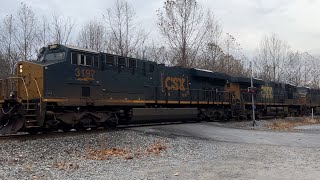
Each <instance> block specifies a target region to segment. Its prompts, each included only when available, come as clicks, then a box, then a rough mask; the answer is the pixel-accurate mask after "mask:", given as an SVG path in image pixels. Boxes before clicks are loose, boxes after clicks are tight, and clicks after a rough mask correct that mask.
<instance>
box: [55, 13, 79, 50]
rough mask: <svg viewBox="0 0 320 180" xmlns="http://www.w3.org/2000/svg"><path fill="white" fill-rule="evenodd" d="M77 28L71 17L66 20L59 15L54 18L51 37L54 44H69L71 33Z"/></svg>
mask: <svg viewBox="0 0 320 180" xmlns="http://www.w3.org/2000/svg"><path fill="white" fill-rule="evenodd" d="M74 27H75V21H74V20H72V19H71V18H70V17H68V18H65V17H63V16H61V15H59V14H57V13H56V14H54V15H53V16H52V27H51V35H52V39H53V41H54V43H58V44H69V43H70V41H71V33H72V31H73V29H74Z"/></svg>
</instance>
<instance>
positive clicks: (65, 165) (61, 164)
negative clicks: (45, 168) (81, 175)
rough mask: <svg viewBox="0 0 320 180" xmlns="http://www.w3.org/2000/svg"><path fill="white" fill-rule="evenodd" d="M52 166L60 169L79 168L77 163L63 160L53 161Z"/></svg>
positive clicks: (71, 169) (72, 169) (70, 169)
mask: <svg viewBox="0 0 320 180" xmlns="http://www.w3.org/2000/svg"><path fill="white" fill-rule="evenodd" d="M52 167H53V168H56V169H58V170H60V171H74V170H77V169H79V165H78V164H75V163H70V162H65V161H61V162H55V163H53V165H52Z"/></svg>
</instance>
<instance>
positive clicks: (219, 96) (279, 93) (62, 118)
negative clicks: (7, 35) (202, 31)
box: [0, 44, 320, 134]
mask: <svg viewBox="0 0 320 180" xmlns="http://www.w3.org/2000/svg"><path fill="white" fill-rule="evenodd" d="M39 52H40V53H39V54H38V60H37V61H32V62H29V61H22V62H19V63H18V64H17V67H16V74H15V76H14V77H10V78H8V79H3V80H0V108H1V110H0V134H12V133H17V132H19V131H24V132H29V133H36V132H39V131H48V130H50V131H51V130H57V129H62V130H64V131H69V130H70V129H73V128H75V129H87V128H97V127H109V126H116V125H118V124H130V123H135V122H145V121H148V122H149V121H153V120H163V121H187V120H224V119H231V118H235V117H236V118H239V117H246V116H248V115H249V114H250V105H251V101H250V97H251V96H250V93H252V92H247V89H248V87H249V86H250V79H248V78H243V77H230V76H228V75H226V74H223V73H217V72H212V71H207V70H202V69H188V68H181V67H168V66H165V65H163V64H157V63H155V62H152V61H147V60H140V59H135V58H130V57H123V56H118V55H113V54H108V53H102V52H97V51H92V50H88V49H82V48H78V47H71V46H64V45H59V44H54V45H49V46H48V47H43V48H41V49H40V51H39ZM254 86H255V87H256V89H257V90H256V92H255V98H256V99H257V104H256V109H257V111H256V113H257V115H260V116H266V115H270V114H271V115H274V116H277V115H280V114H281V115H288V114H295V115H299V114H305V113H306V112H307V110H308V109H310V108H312V107H313V108H317V107H318V106H319V104H320V103H319V98H318V96H319V93H318V90H313V89H310V88H302V87H301V88H298V87H294V86H291V85H285V84H280V85H278V84H276V83H274V84H270V83H269V84H267V83H265V82H263V81H261V80H257V79H254Z"/></svg>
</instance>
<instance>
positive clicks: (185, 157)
mask: <svg viewBox="0 0 320 180" xmlns="http://www.w3.org/2000/svg"><path fill="white" fill-rule="evenodd" d="M261 137H263V138H264V139H262V140H259V138H261ZM279 137H281V138H279ZM279 139H281V140H279ZM299 139H300V140H299ZM286 140H288V141H289V142H290V143H286ZM319 141H320V140H319V138H316V134H307V133H291V132H281V133H279V132H277V133H276V132H264V131H255V130H240V129H231V128H226V127H220V126H217V125H216V124H215V123H190V124H173V125H161V126H146V127H135V128H129V129H125V130H115V131H101V132H98V133H87V134H81V135H78V136H76V135H74V134H72V135H70V136H63V137H54V138H52V137H50V138H41V139H34V140H33V139H26V140H21V139H16V140H10V141H9V140H0V153H1V154H0V179H130V180H131V179H183V180H184V179H318V177H319V175H320V162H319V156H320V145H319V144H320V143H319ZM155 144H160V146H161V147H162V149H161V150H159V151H155V152H153V151H149V150H150V149H152V147H154V145H155ZM310 144H311V145H310ZM110 149H111V150H112V152H114V153H115V154H116V155H112V156H111V155H110V156H103V157H102V156H93V155H92V152H100V151H99V150H101V152H102V151H103V152H105V151H106V150H110ZM117 153H118V154H117ZM100 155H101V154H100Z"/></svg>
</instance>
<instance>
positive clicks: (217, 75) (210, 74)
mask: <svg viewBox="0 0 320 180" xmlns="http://www.w3.org/2000/svg"><path fill="white" fill-rule="evenodd" d="M191 73H192V74H193V75H194V76H198V77H206V78H214V79H225V80H227V79H229V78H230V76H228V75H227V74H224V73H219V72H213V71H210V70H205V69H198V68H194V69H191Z"/></svg>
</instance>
